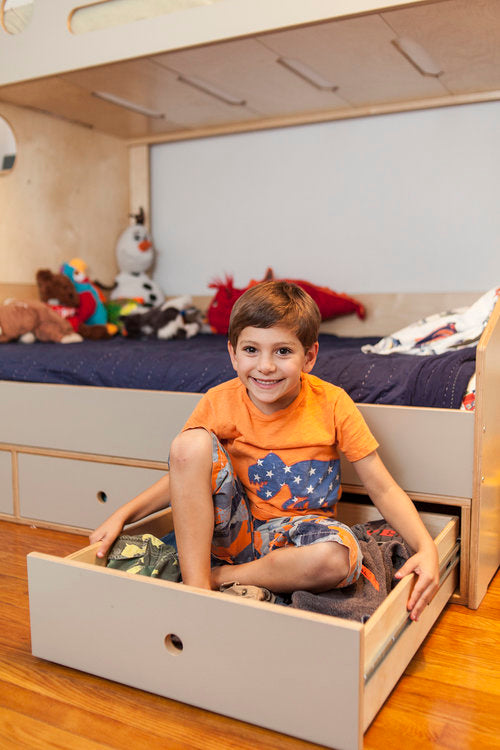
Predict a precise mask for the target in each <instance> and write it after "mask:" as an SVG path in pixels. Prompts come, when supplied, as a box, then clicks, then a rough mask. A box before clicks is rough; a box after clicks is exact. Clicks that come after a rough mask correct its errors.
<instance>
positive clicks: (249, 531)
mask: <svg viewBox="0 0 500 750" xmlns="http://www.w3.org/2000/svg"><path fill="white" fill-rule="evenodd" d="M212 497H213V501H214V514H215V524H214V535H213V539H212V561H213V563H214V564H229V565H230V564H236V565H238V564H241V563H245V562H250V561H252V560H256V559H258V558H259V557H262V556H263V555H266V554H268V553H269V552H272V551H273V550H276V549H279V548H281V547H285V546H287V545H288V546H289V545H294V546H295V547H302V546H304V545H307V544H317V543H319V542H337V543H338V544H342V545H343V546H344V547H347V549H348V551H349V573H348V574H347V576H346V578H344V580H343V581H341V582H340V583H339V584H338V587H339V588H340V587H343V586H349V585H350V584H352V583H354V582H355V581H356V580H357V579H358V577H359V575H360V573H361V564H362V555H361V550H360V548H359V544H358V542H357V540H356V537H355V536H354V534H353V533H352V531H351V529H350V528H349V527H348V526H346V525H345V524H343V523H341V522H340V521H337V520H336V519H334V518H326V517H324V516H318V515H314V514H313V513H311V514H308V515H303V516H289V517H288V516H287V517H283V518H273V519H271V520H269V521H259V520H258V519H256V518H253V516H252V514H251V512H250V502H249V500H248V497H247V495H246V493H245V489H244V487H243V485H242V484H241V482H240V480H239V479H238V477H237V476H236V475H235V474H234V471H233V467H232V464H231V459H230V458H229V456H228V454H227V452H226V451H225V449H224V448H223V447H222V445H221V444H220V442H219V441H218V439H217V437H216V436H215V435H213V434H212Z"/></svg>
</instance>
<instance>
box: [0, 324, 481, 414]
mask: <svg viewBox="0 0 500 750" xmlns="http://www.w3.org/2000/svg"><path fill="white" fill-rule="evenodd" d="M378 338H379V337H372V338H363V339H359V338H353V339H351V338H341V337H337V336H333V335H328V334H322V335H321V336H320V348H319V355H318V360H317V363H316V365H315V367H314V370H313V373H314V374H315V375H317V376H318V377H320V378H323V379H324V380H329V381H331V382H332V383H335V384H336V385H339V386H341V387H342V388H344V389H345V390H346V391H347V392H348V393H349V394H350V395H351V397H352V398H353V399H354V400H355V401H357V402H362V403H379V404H398V405H402V406H433V407H443V408H452V409H458V408H459V407H460V403H461V400H462V396H463V394H464V391H465V388H466V386H467V383H468V381H469V379H470V377H471V375H472V374H473V373H474V369H475V359H476V352H475V349H474V348H468V349H461V350H459V351H456V352H449V353H446V354H440V355H438V356H429V357H414V356H411V355H406V354H392V355H378V354H363V353H362V352H361V350H360V347H361V346H362V345H363V344H365V343H375V342H376V341H377V340H378ZM232 377H234V371H233V369H232V367H231V363H230V360H229V355H228V353H227V344H226V337H225V336H217V335H208V334H200V335H198V336H195V337H194V338H192V339H189V340H187V341H172V340H170V341H158V340H152V341H137V340H129V339H126V338H123V337H121V338H118V337H117V338H115V339H111V340H110V341H95V342H94V341H84V342H83V343H81V344H52V343H40V342H36V343H34V344H20V343H17V342H16V343H10V344H0V380H16V381H25V382H37V383H62V384H69V385H90V386H105V387H115V388H139V389H151V390H168V391H185V392H191V393H204V392H205V391H207V390H208V389H209V388H211V387H212V386H214V385H217V384H218V383H221V382H223V381H224V380H228V379H229V378H232Z"/></svg>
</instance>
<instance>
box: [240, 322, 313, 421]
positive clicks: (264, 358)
mask: <svg viewBox="0 0 500 750" xmlns="http://www.w3.org/2000/svg"><path fill="white" fill-rule="evenodd" d="M228 349H229V356H230V357H231V362H232V364H233V367H234V369H235V370H236V372H237V373H238V377H239V378H240V380H241V382H242V383H243V385H244V386H245V387H246V389H247V393H248V396H249V398H250V400H251V401H252V402H253V403H254V404H255V406H256V407H257V408H258V409H260V410H261V411H262V412H263V413H264V414H273V413H274V412H276V411H279V410H280V409H284V408H285V407H287V406H288V405H289V404H291V403H292V401H293V400H294V399H295V398H297V396H298V395H299V393H300V375H301V373H302V372H310V371H311V370H312V368H313V367H314V363H315V362H316V356H317V354H318V342H315V343H314V344H313V345H312V346H311V347H310V348H309V349H308V350H307V351H304V347H303V346H302V344H301V343H300V341H299V339H298V338H297V336H296V335H295V334H294V333H292V332H291V331H290V330H289V329H288V328H283V327H281V326H273V327H272V328H253V327H251V326H248V327H247V328H244V329H243V330H242V332H241V333H240V336H239V338H238V343H237V345H236V349H234V348H233V346H232V345H231V343H228Z"/></svg>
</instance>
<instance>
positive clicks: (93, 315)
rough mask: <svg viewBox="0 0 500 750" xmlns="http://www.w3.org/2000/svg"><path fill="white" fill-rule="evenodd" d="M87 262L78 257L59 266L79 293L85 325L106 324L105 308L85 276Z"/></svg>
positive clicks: (94, 288)
mask: <svg viewBox="0 0 500 750" xmlns="http://www.w3.org/2000/svg"><path fill="white" fill-rule="evenodd" d="M86 270H87V264H86V263H84V261H83V260H80V258H73V260H70V262H69V263H64V265H62V266H61V273H62V274H64V275H65V276H67V277H68V278H69V279H70V280H71V281H72V282H73V285H74V287H75V289H76V291H77V292H78V294H79V297H80V305H81V306H82V309H83V310H85V315H86V317H85V320H84V322H85V323H87V325H106V323H107V321H108V316H107V314H106V308H105V307H104V304H103V302H102V299H101V295H100V294H99V292H98V290H97V289H96V287H95V286H94V285H93V284H92V283H91V282H90V281H89V279H88V278H87V276H86Z"/></svg>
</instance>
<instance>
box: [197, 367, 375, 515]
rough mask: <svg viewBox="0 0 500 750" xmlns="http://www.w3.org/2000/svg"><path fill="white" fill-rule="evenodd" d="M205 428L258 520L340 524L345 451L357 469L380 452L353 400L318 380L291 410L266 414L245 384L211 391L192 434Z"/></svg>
mask: <svg viewBox="0 0 500 750" xmlns="http://www.w3.org/2000/svg"><path fill="white" fill-rule="evenodd" d="M193 427H204V428H205V429H207V430H210V431H211V432H213V433H214V434H215V435H216V436H217V437H218V439H219V440H220V442H221V443H222V445H223V446H224V448H225V449H226V450H227V452H228V454H229V456H230V458H231V461H232V464H233V468H234V471H235V473H236V475H237V476H238V477H239V479H240V481H241V483H242V484H243V486H244V488H245V491H246V493H247V495H248V498H249V500H250V506H251V511H252V513H253V515H254V516H255V518H258V519H260V520H264V521H265V520H269V519H271V518H279V517H281V516H298V515H307V514H311V513H312V514H315V515H322V516H334V515H335V504H336V502H337V501H338V499H339V497H340V494H341V487H340V461H339V454H338V451H337V447H338V448H339V449H340V450H341V451H342V453H344V454H345V456H346V458H347V459H348V460H349V461H358V460H359V459H361V458H364V457H365V456H367V455H368V454H369V453H372V452H373V451H374V450H376V449H377V447H378V443H377V441H376V440H375V438H374V437H373V435H372V434H371V432H370V430H369V429H368V426H367V424H366V422H365V420H364V419H363V417H362V415H361V412H360V411H359V410H358V408H357V407H356V405H355V403H354V402H353V400H352V399H351V398H350V396H349V395H348V394H347V393H346V392H345V391H344V390H343V389H342V388H339V387H337V386H335V385H332V384H331V383H327V382H326V381H324V380H321V379H320V378H317V377H316V376H315V375H309V374H304V373H303V374H302V385H301V390H300V393H299V395H298V396H297V398H296V399H295V400H294V401H293V402H292V403H291V404H290V405H289V406H287V407H286V408H285V409H281V410H280V411H277V412H275V413H274V414H263V413H262V412H261V411H260V410H259V409H258V408H257V407H256V406H255V405H254V404H253V403H252V401H251V400H250V398H249V397H248V395H247V392H246V388H245V387H244V385H243V384H242V383H241V381H240V380H239V378H234V379H233V380H229V381H227V382H225V383H222V384H221V385H218V386H216V387H215V388H211V389H210V390H209V391H208V392H207V393H206V394H205V395H204V396H203V398H202V399H201V400H200V401H199V402H198V404H197V406H196V407H195V409H194V411H193V413H192V415H191V416H190V418H189V419H188V421H187V422H186V424H185V426H184V429H185V430H186V429H191V428H193Z"/></svg>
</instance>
